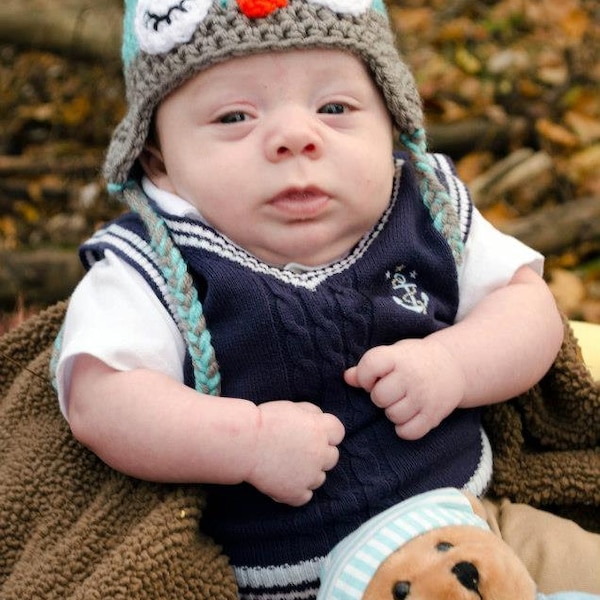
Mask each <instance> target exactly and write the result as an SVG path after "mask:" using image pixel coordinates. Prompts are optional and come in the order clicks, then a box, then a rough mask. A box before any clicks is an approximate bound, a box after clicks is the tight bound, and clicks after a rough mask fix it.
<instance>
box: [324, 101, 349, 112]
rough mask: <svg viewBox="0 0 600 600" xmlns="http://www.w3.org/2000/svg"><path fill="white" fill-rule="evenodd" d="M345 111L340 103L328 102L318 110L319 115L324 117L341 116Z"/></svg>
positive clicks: (345, 108)
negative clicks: (324, 115)
mask: <svg viewBox="0 0 600 600" xmlns="http://www.w3.org/2000/svg"><path fill="white" fill-rule="evenodd" d="M346 110H347V107H346V105H345V104H342V103H341V102H328V103H327V104H325V105H323V106H322V107H321V108H320V109H319V113H322V114H326V115H343V114H344V113H345V112H346Z"/></svg>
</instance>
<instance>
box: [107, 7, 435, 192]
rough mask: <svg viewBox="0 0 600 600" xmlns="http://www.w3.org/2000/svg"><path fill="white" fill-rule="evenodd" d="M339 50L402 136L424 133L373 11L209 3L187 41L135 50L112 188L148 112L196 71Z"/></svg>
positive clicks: (383, 24)
mask: <svg viewBox="0 0 600 600" xmlns="http://www.w3.org/2000/svg"><path fill="white" fill-rule="evenodd" d="M303 48H304V49H306V48H331V49H339V50H344V51H348V52H352V53H353V54H355V55H357V56H359V57H360V58H361V59H362V60H363V61H364V62H365V64H366V65H367V66H368V68H369V69H370V71H371V73H372V74H373V77H374V81H375V83H376V84H377V86H378V87H379V88H380V90H381V92H382V94H383V97H384V99H385V102H386V104H387V107H388V109H389V112H390V114H391V115H392V118H393V120H394V122H395V125H396V127H397V128H398V130H399V131H400V132H403V133H408V134H412V133H413V132H415V131H417V130H419V129H422V127H423V113H422V108H421V100H420V97H419V94H418V92H417V88H416V84H415V81H414V78H413V76H412V74H411V72H410V70H409V69H408V67H407V66H406V64H405V63H404V62H403V61H402V60H401V59H400V56H399V54H398V52H397V49H396V46H395V39H394V34H393V33H392V31H391V30H390V27H389V23H388V20H387V16H386V15H384V14H382V13H381V12H378V11H377V10H374V9H368V10H366V11H365V12H364V13H362V14H358V15H352V14H347V13H344V14H342V13H336V12H334V11H332V10H330V9H329V8H326V7H324V6H320V5H317V4H313V3H309V2H306V1H303V0H289V2H288V5H287V6H286V7H284V8H279V9H277V10H275V11H274V12H272V13H271V14H269V15H268V16H266V17H261V18H248V17H246V16H245V15H244V14H242V12H241V11H240V10H239V8H238V6H237V4H236V3H232V2H229V3H227V5H226V6H222V5H221V3H214V4H213V5H212V6H211V7H210V9H209V11H208V14H207V15H206V17H205V19H204V20H203V21H202V22H201V23H200V24H199V25H198V27H197V28H196V30H195V32H194V33H193V35H192V37H191V38H190V40H189V41H188V42H186V43H183V44H180V45H178V46H176V47H174V48H173V49H172V50H170V51H168V52H166V53H162V54H148V53H145V52H143V51H140V52H139V53H138V54H137V55H136V56H135V57H134V58H133V59H132V60H131V62H130V63H129V64H127V65H126V67H125V81H126V88H127V100H128V112H127V114H126V116H125V118H124V119H123V120H122V121H121V123H120V124H119V125H118V126H117V128H116V129H115V132H114V134H113V137H112V140H111V143H110V145H109V148H108V152H107V155H106V160H105V164H104V176H105V178H106V180H107V181H108V184H109V186H110V187H114V188H116V189H119V188H122V187H123V185H124V184H125V183H126V182H127V180H128V179H130V177H131V171H132V168H133V166H134V164H135V162H136V160H137V158H138V156H139V155H140V153H141V152H142V149H143V147H144V144H145V143H146V139H147V137H148V133H149V128H150V124H151V121H152V116H153V113H154V110H155V109H156V107H157V105H158V104H159V102H160V101H161V100H162V99H163V98H164V97H165V96H166V95H168V94H169V92H171V91H172V90H174V89H175V88H177V87H179V86H180V85H181V84H182V83H183V82H185V81H186V80H187V79H189V78H191V77H192V76H193V75H195V74H196V73H198V72H200V71H202V70H204V69H207V68H209V67H210V66H212V65H215V64H218V63H220V62H223V61H225V60H228V59H231V58H234V57H239V56H248V55H250V54H258V53H261V52H268V51H285V50H291V49H303Z"/></svg>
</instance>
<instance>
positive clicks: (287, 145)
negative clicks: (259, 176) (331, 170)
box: [266, 114, 323, 162]
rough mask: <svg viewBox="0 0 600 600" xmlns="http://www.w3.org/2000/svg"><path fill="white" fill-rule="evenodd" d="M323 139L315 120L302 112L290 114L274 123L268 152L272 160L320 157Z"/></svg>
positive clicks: (268, 138)
mask: <svg viewBox="0 0 600 600" xmlns="http://www.w3.org/2000/svg"><path fill="white" fill-rule="evenodd" d="M322 142H323V141H322V139H321V136H320V134H319V133H318V131H317V127H316V125H315V123H313V120H312V119H310V118H309V117H308V116H306V115H302V114H289V115H288V116H287V118H285V119H281V120H279V121H278V122H277V123H274V124H273V129H272V131H271V132H270V133H269V134H268V135H267V139H266V152H267V157H268V158H269V160H271V161H275V162H276V161H281V160H284V159H286V158H291V157H297V156H306V157H308V158H312V159H314V158H318V157H319V156H320V155H321V152H322Z"/></svg>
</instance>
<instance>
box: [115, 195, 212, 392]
mask: <svg viewBox="0 0 600 600" xmlns="http://www.w3.org/2000/svg"><path fill="white" fill-rule="evenodd" d="M123 195H124V197H125V200H126V201H127V204H128V205H129V206H130V208H131V209H132V210H134V211H135V212H137V213H138V214H139V216H140V217H141V219H142V220H143V222H144V224H145V225H146V228H147V229H148V232H149V234H150V245H151V246H152V249H153V250H154V251H155V252H156V255H157V257H158V260H159V267H160V269H161V272H162V274H163V276H164V277H165V280H166V282H167V285H168V288H169V292H170V293H171V295H172V297H173V299H174V301H175V302H174V304H175V307H176V310H177V317H178V318H177V326H178V327H179V330H180V332H181V334H182V335H183V338H184V340H185V341H186V344H187V348H188V351H189V353H190V356H191V358H192V365H193V368H194V378H195V382H196V389H197V390H198V391H199V392H203V393H205V394H211V395H213V396H217V395H219V393H220V383H221V380H220V374H219V367H218V365H217V361H216V358H215V351H214V348H213V346H212V343H211V339H210V332H209V331H208V328H207V327H206V320H205V318H204V314H203V310H202V303H201V302H200V299H199V298H198V292H197V290H196V287H195V286H194V282H193V280H192V277H191V275H190V274H189V272H188V269H187V265H186V263H185V260H184V259H183V256H182V255H181V252H180V251H179V249H178V248H177V246H175V244H174V242H173V239H172V238H171V235H170V233H169V230H168V228H167V225H166V223H165V222H164V220H163V219H162V218H161V217H160V216H159V215H157V214H156V213H155V212H154V211H153V210H152V208H151V207H150V206H149V205H148V203H147V202H146V201H144V199H143V198H142V197H141V195H140V192H139V191H138V190H137V188H135V187H130V186H126V187H125V189H124V190H123Z"/></svg>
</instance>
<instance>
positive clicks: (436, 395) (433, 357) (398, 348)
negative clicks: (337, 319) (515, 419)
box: [344, 338, 466, 440]
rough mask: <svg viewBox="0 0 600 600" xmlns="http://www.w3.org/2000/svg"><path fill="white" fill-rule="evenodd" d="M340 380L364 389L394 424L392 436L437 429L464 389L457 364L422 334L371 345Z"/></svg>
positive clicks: (412, 435)
mask: <svg viewBox="0 0 600 600" xmlns="http://www.w3.org/2000/svg"><path fill="white" fill-rule="evenodd" d="M344 379H345V380H346V383H348V384H349V385H352V386H354V387H362V388H364V389H365V390H366V391H367V392H369V393H370V394H371V400H372V401H373V403H374V404H375V405H376V406H379V407H380V408H383V409H384V410H385V414H386V416H387V418H388V419H389V420H390V421H391V422H392V423H394V424H395V426H396V433H397V435H398V437H401V438H404V439H407V440H416V439H418V438H421V437H423V436H424V435H425V434H426V433H428V432H429V431H430V430H431V429H433V428H434V427H437V426H438V425H439V424H440V423H441V422H442V420H443V419H445V418H446V417H447V416H448V415H449V414H450V413H451V412H452V411H453V410H454V409H455V408H456V407H457V406H458V405H459V403H460V402H461V401H462V399H463V397H464V394H465V387H466V381H465V377H464V374H463V371H462V369H461V367H460V364H459V362H458V361H457V360H456V359H455V358H454V357H453V356H452V355H451V354H450V353H449V352H448V350H447V349H446V348H445V347H444V346H443V345H442V344H440V343H439V342H436V341H435V340H431V339H427V338H425V339H423V340H412V339H410V340H402V341H400V342H397V343H396V344H394V345H392V346H378V347H376V348H372V349H371V350H369V351H367V352H365V354H364V355H363V357H362V358H361V359H360V361H359V362H358V364H357V365H356V366H355V367H352V368H350V369H348V370H347V371H346V372H345V374H344Z"/></svg>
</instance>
